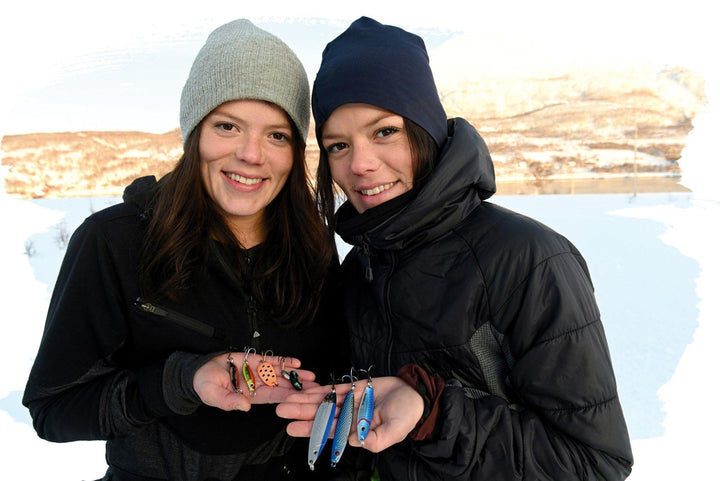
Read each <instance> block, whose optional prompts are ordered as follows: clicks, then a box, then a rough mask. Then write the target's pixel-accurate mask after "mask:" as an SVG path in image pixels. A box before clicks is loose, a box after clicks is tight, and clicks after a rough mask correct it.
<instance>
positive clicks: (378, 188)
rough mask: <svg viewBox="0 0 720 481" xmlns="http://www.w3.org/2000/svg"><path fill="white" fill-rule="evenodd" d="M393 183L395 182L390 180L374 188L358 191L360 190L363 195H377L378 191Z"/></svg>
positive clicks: (386, 188) (384, 189)
mask: <svg viewBox="0 0 720 481" xmlns="http://www.w3.org/2000/svg"><path fill="white" fill-rule="evenodd" d="M393 185H395V182H391V183H389V184H385V185H378V186H377V187H375V188H374V189H369V190H361V191H360V192H362V194H363V195H377V194H379V193H380V192H384V191H386V190H388V189H389V188H390V187H392V186H393Z"/></svg>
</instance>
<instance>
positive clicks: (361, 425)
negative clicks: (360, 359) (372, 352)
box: [357, 366, 375, 447]
mask: <svg viewBox="0 0 720 481" xmlns="http://www.w3.org/2000/svg"><path fill="white" fill-rule="evenodd" d="M370 368H372V366H370ZM370 368H369V369H368V370H367V371H365V372H367V375H368V383H367V386H365V391H363V395H362V399H360V408H359V409H358V421H357V437H358V441H360V444H361V445H362V446H363V447H365V439H366V438H367V435H368V432H369V431H370V425H371V424H372V417H373V411H374V410H375V393H374V390H373V385H372V377H370Z"/></svg>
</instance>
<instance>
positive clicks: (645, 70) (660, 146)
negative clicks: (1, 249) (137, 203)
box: [1, 66, 706, 198]
mask: <svg viewBox="0 0 720 481" xmlns="http://www.w3.org/2000/svg"><path fill="white" fill-rule="evenodd" d="M438 85H439V90H440V94H441V97H442V100H443V104H444V105H445V108H446V110H447V113H448V115H449V116H450V117H455V116H461V117H464V118H466V119H468V120H469V121H470V122H471V123H472V124H473V125H474V126H475V127H476V128H477V129H478V131H480V133H481V134H482V135H483V137H484V138H485V140H486V142H487V143H488V146H489V147H490V152H491V154H492V155H493V159H494V161H495V169H496V176H497V178H498V181H499V183H502V182H504V181H510V180H522V181H525V182H530V183H533V184H535V185H536V186H539V185H541V184H543V183H546V182H548V181H551V180H553V179H561V178H596V177H599V176H603V177H607V176H612V175H620V176H626V175H628V174H629V173H633V172H638V173H640V174H643V175H656V176H667V175H672V176H677V177H679V176H680V175H681V174H682V173H681V171H680V168H679V167H678V164H677V160H678V159H679V158H680V156H681V155H682V150H683V148H684V147H685V144H686V142H687V137H688V133H689V132H690V131H691V130H692V121H693V118H694V117H695V115H697V113H698V112H700V111H701V110H702V109H703V108H704V106H705V102H706V99H705V84H704V81H703V78H702V77H701V76H699V75H698V74H696V73H694V72H692V71H690V70H688V69H685V68H682V67H669V66H665V67H659V68H657V67H647V66H645V67H632V68H630V67H624V68H621V69H619V68H614V69H610V68H605V69H591V68H577V69H563V70H560V71H556V72H547V73H532V74H530V73H525V74H522V75H521V74H517V73H507V72H506V73H505V74H503V75H500V74H498V75H497V76H493V75H492V73H491V72H489V73H488V75H485V76H481V77H474V78H473V80H468V79H467V78H457V79H452V78H451V79H447V78H441V77H439V78H438ZM310 132H311V135H310V138H309V139H308V151H307V159H308V164H309V169H310V172H311V173H313V174H314V172H315V169H316V166H317V156H318V148H317V145H316V143H315V138H314V128H312V127H311V129H310ZM1 147H2V165H6V166H9V167H10V168H9V171H8V172H7V175H6V176H5V189H6V192H7V193H9V194H12V195H16V196H19V197H22V198H42V197H69V196H96V195H103V196H105V195H107V196H116V195H120V194H121V193H122V190H123V188H124V187H125V186H126V185H127V184H128V183H130V182H131V181H132V179H134V178H136V177H138V176H141V175H148V174H153V175H156V176H158V177H159V176H161V175H163V174H164V173H166V172H167V171H169V170H170V169H171V168H172V166H173V165H174V164H175V162H176V161H177V159H178V158H179V157H180V155H181V153H182V145H181V138H180V132H179V129H175V130H173V131H171V132H167V133H165V134H151V133H145V132H64V133H62V132H61V133H37V134H25V135H8V136H5V137H4V138H3V139H2V143H1Z"/></svg>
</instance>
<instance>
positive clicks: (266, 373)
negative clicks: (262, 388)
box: [257, 351, 278, 387]
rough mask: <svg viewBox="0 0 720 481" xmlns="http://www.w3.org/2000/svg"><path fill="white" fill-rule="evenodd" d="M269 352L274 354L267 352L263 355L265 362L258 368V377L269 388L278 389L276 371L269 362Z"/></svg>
mask: <svg viewBox="0 0 720 481" xmlns="http://www.w3.org/2000/svg"><path fill="white" fill-rule="evenodd" d="M268 352H270V353H272V351H265V352H264V353H263V360H262V362H261V363H260V365H259V366H258V368H257V371H258V375H259V376H260V379H261V380H262V382H264V383H265V384H267V385H268V386H270V387H277V386H278V382H277V374H275V369H274V368H273V367H272V364H270V363H269V362H267V354H268Z"/></svg>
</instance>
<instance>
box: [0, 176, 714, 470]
mask: <svg viewBox="0 0 720 481" xmlns="http://www.w3.org/2000/svg"><path fill="white" fill-rule="evenodd" d="M115 201H117V199H112V198H92V199H90V198H84V199H66V200H38V201H27V200H17V199H14V198H12V197H10V196H8V195H7V194H5V193H0V212H1V213H2V214H1V215H2V220H1V222H2V225H4V226H6V229H5V230H6V234H5V235H4V236H2V240H1V241H0V242H1V244H0V256H1V258H2V275H1V276H0V296H2V300H1V302H0V318H1V319H2V323H0V366H2V368H1V369H2V376H0V451H1V452H3V453H5V455H4V456H3V457H4V458H5V459H4V461H3V463H2V464H0V478H2V479H17V478H20V477H22V478H24V479H40V478H49V477H52V478H53V479H58V480H63V479H68V480H77V479H96V478H99V477H100V476H101V475H102V474H103V472H104V470H105V462H104V448H103V445H102V443H100V442H79V443H69V444H52V443H47V442H45V441H42V440H40V439H39V438H37V436H36V435H35V432H34V431H33V430H32V427H31V424H30V418H29V416H28V414H27V412H26V410H25V409H24V408H23V407H22V406H21V405H20V399H21V397H22V390H23V388H24V384H25V381H26V378H27V374H28V370H29V368H30V365H31V363H32V360H33V357H34V355H35V352H36V350H37V345H38V342H39V340H40V336H41V334H42V326H43V322H44V316H45V311H46V309H47V303H48V300H49V295H50V289H51V286H52V284H53V282H54V278H55V275H56V273H57V269H58V268H59V263H60V260H61V258H62V254H63V250H62V249H61V248H60V247H59V244H60V243H61V242H60V241H61V238H62V237H63V233H67V232H72V230H73V229H74V228H75V226H76V225H77V224H78V223H79V222H81V221H82V219H83V218H84V217H86V216H87V215H89V214H90V213H91V212H93V211H95V210H98V209H100V208H103V207H104V206H106V205H109V204H111V203H113V202H115ZM494 201H495V202H497V203H499V204H502V205H505V206H507V207H509V208H512V209H514V210H517V211H520V212H523V213H526V214H528V215H531V216H533V217H535V218H537V219H539V220H541V221H543V222H545V223H546V224H548V225H550V226H552V227H553V228H555V229H556V230H558V231H560V232H562V233H563V234H565V235H566V236H567V237H569V238H570V239H571V240H572V241H573V242H574V243H575V244H576V245H577V246H578V247H579V249H580V250H581V252H582V253H583V254H584V255H585V257H586V259H587V261H588V264H589V266H590V270H591V273H592V275H593V280H594V283H595V287H596V294H597V298H598V302H599V304H600V307H601V310H602V312H603V320H604V323H605V328H606V331H607V335H608V340H609V342H610V348H611V352H612V355H613V360H614V363H615V369H616V375H617V379H618V386H619V389H620V395H621V400H622V402H623V406H624V408H625V413H626V417H627V421H628V425H629V427H630V432H631V438H632V440H633V449H634V453H635V456H636V466H635V470H634V472H633V474H632V475H631V479H632V480H633V481H641V480H664V479H667V480H670V479H707V473H709V472H712V471H711V470H713V469H714V462H713V460H714V455H715V454H716V453H717V451H718V447H720V443H719V442H718V441H717V439H716V438H715V436H714V434H715V433H717V432H719V431H720V422H719V421H718V417H717V416H713V415H706V414H705V413H706V411H710V412H713V411H714V406H712V402H713V399H715V397H714V396H712V393H713V392H714V382H713V379H714V377H715V376H714V374H713V373H714V371H715V369H713V368H717V367H718V366H720V362H718V361H719V359H718V357H719V356H720V355H719V350H718V349H717V347H716V346H717V345H718V341H720V331H719V321H720V318H719V317H718V311H719V310H720V306H719V305H718V302H719V301H718V296H717V294H716V291H717V288H718V286H720V278H719V276H720V262H719V261H720V256H719V255H718V252H717V248H716V238H714V237H713V236H712V233H711V232H712V230H713V226H712V225H711V223H714V224H715V225H717V221H718V220H720V202H718V199H717V198H715V197H712V196H709V195H707V193H704V192H703V190H702V189H698V192H695V193H692V194H688V193H673V194H641V195H638V196H637V197H632V196H630V195H629V194H628V195H624V194H616V195H583V196H501V197H497V198H495V199H494ZM27 251H33V255H32V256H28V255H27ZM706 405H707V406H708V408H709V409H706V408H705V406H706ZM29 453H32V454H31V455H29Z"/></svg>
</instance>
